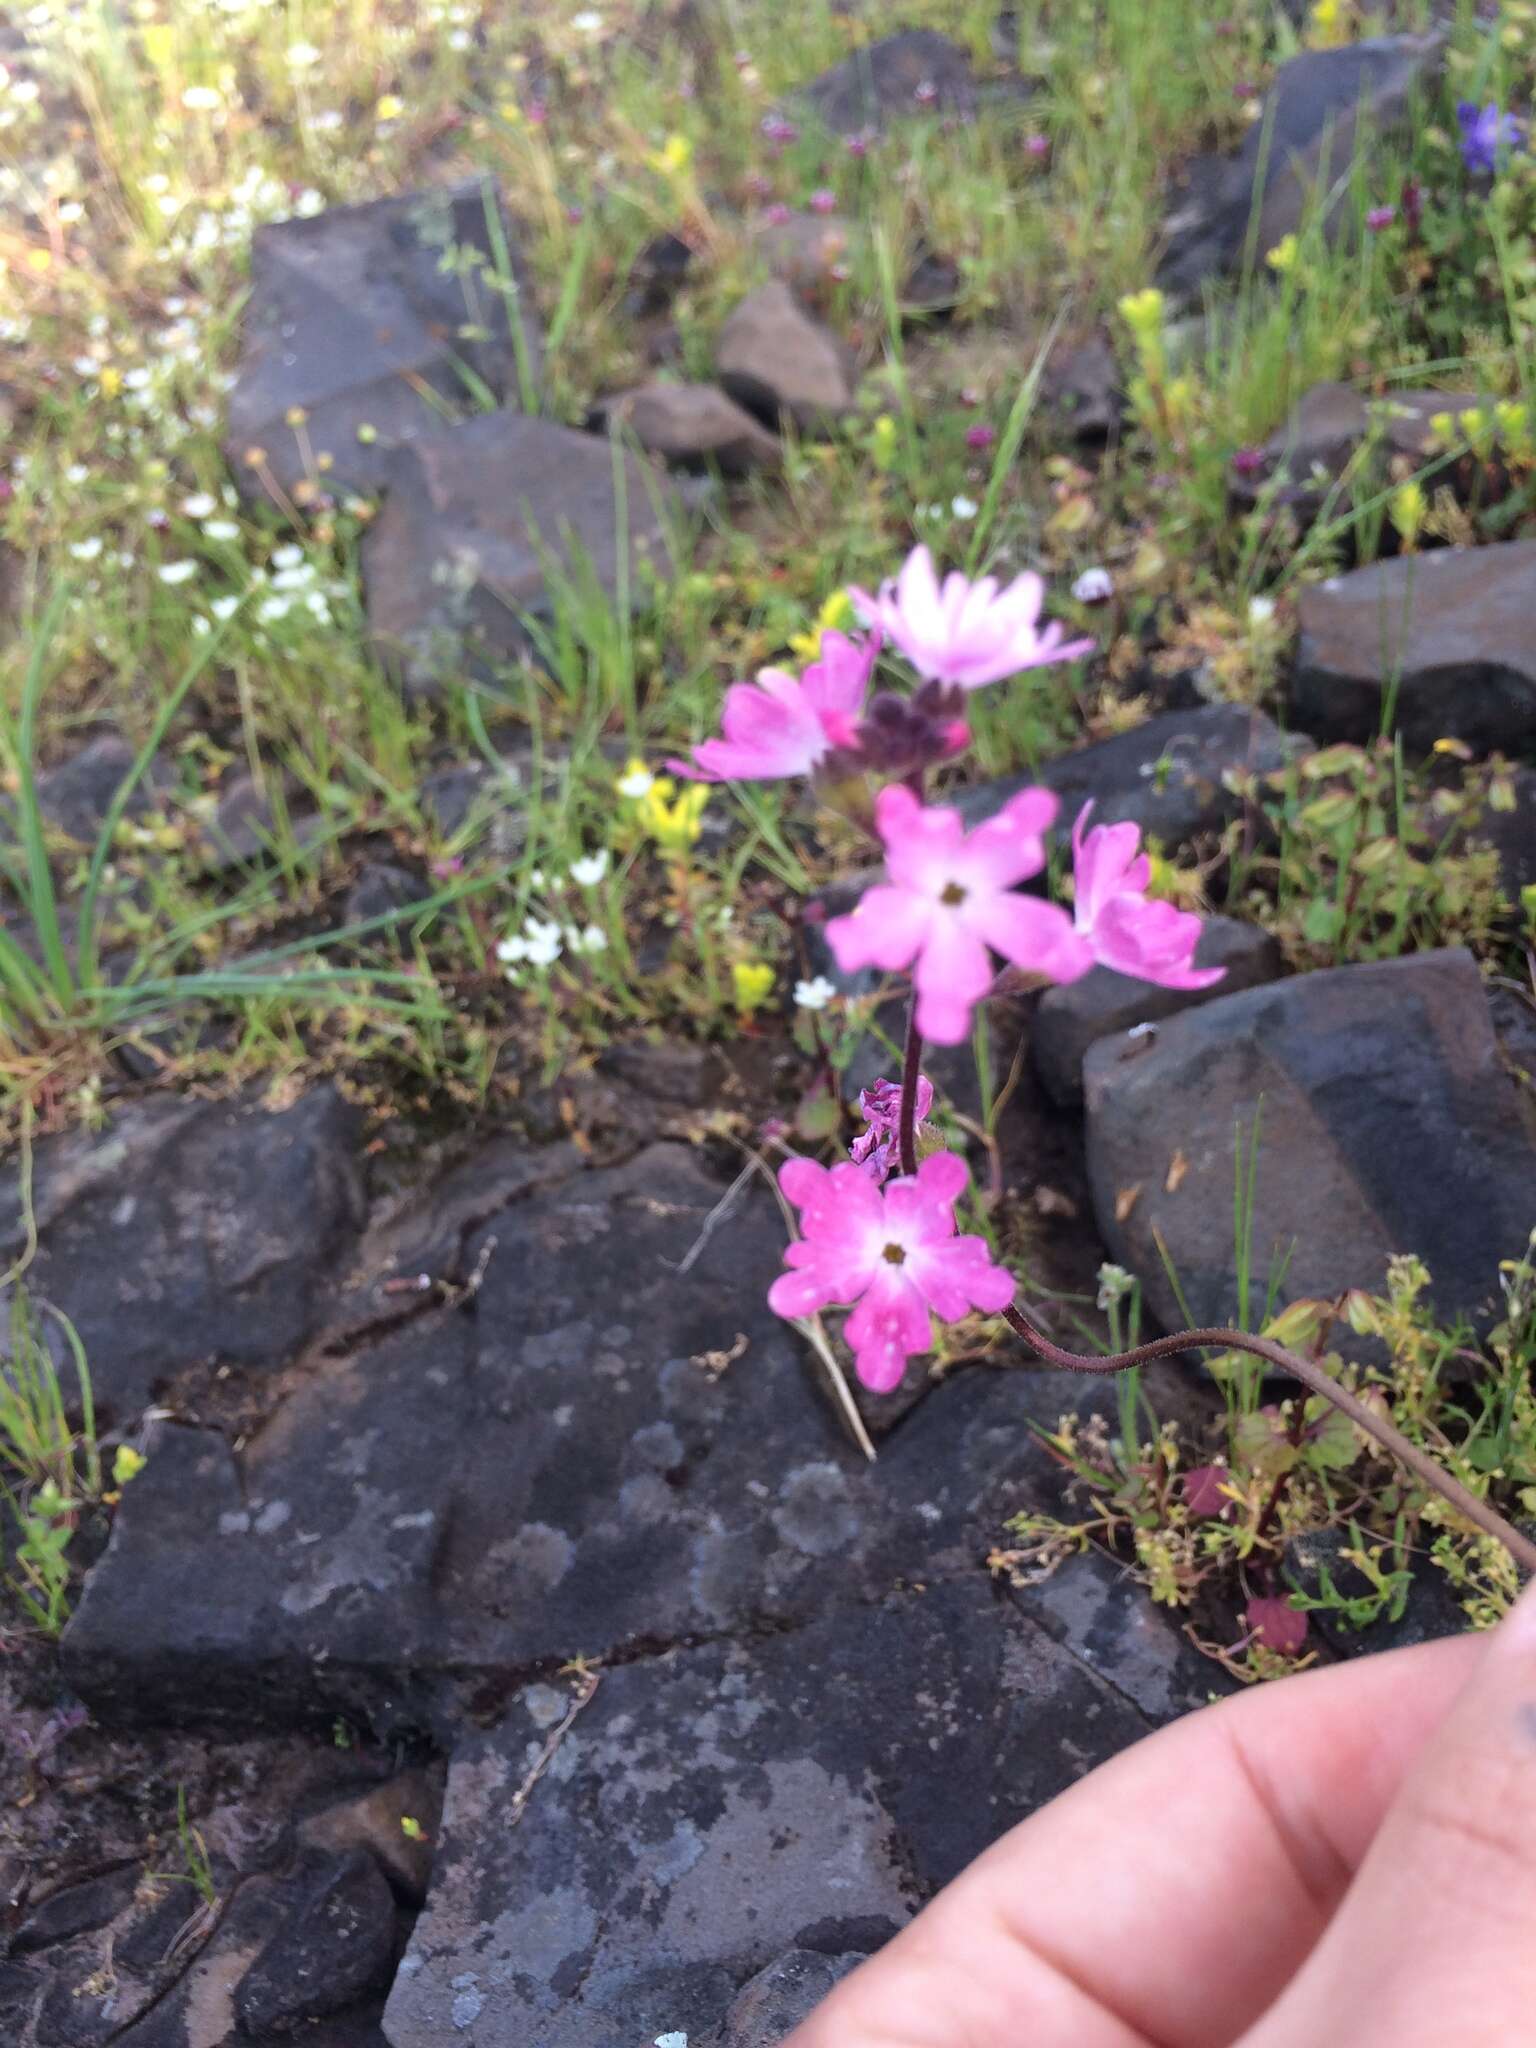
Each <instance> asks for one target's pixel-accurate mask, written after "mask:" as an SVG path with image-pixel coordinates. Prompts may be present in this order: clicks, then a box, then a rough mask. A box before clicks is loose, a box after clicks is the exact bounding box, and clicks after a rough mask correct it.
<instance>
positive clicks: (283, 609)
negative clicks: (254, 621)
mask: <svg viewBox="0 0 1536 2048" xmlns="http://www.w3.org/2000/svg"><path fill="white" fill-rule="evenodd" d="M291 603H292V600H291V599H289V598H286V597H264V598H263V599H262V600H261V603H260V604H259V605H257V607H256V616H257V618H258V619H260V620H261V622H262V624H263V625H264V626H266V625H270V624H271V623H272V621H273V620H274V619H286V618H287V616H288V612H289V608H290V606H291Z"/></svg>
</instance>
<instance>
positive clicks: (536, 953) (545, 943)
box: [523, 917, 562, 967]
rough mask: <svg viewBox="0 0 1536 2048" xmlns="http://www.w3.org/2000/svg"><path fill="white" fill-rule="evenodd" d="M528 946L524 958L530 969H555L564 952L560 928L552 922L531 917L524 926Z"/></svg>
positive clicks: (525, 940) (525, 941)
mask: <svg viewBox="0 0 1536 2048" xmlns="http://www.w3.org/2000/svg"><path fill="white" fill-rule="evenodd" d="M523 941H524V944H525V945H526V946H527V949H528V950H527V952H526V953H525V954H524V956H523V957H524V958H525V959H526V960H527V962H528V964H529V966H530V967H553V966H554V964H555V962H556V961H557V960H558V959H559V958H560V954H561V951H562V945H561V935H560V927H559V925H557V924H555V923H554V922H553V921H552V920H550V921H546V920H545V919H543V918H540V917H530V918H529V920H528V922H527V923H526V924H525V925H524V926H523Z"/></svg>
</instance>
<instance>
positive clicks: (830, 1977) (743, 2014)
mask: <svg viewBox="0 0 1536 2048" xmlns="http://www.w3.org/2000/svg"><path fill="white" fill-rule="evenodd" d="M863 1961H865V1958H864V1957H863V1956H862V1955H860V1954H859V1953H858V1952H857V1951H856V1950H855V1951H854V1952H853V1953H852V1954H849V1955H841V1956H826V1955H821V1954H820V1953H818V1951H816V1950H815V1949H809V1948H792V1949H790V1950H789V1951H788V1953H787V1954H785V1955H782V1956H780V1957H779V1958H778V1960H777V1961H776V1962H772V1963H770V1964H769V1965H768V1967H767V1969H766V1970H759V1971H758V1973H757V1975H756V1976H755V1977H754V1978H753V1979H752V1981H751V1983H749V1984H746V1985H744V1986H743V1987H742V1990H741V1993H740V1995H739V1996H738V1997H737V1999H736V2000H735V2002H734V2004H733V2005H732V2006H731V2009H730V2011H729V2012H728V2013H727V2014H726V2016H725V2024H724V2026H723V2027H722V2029H721V2031H720V2033H719V2035H718V2036H717V2037H712V2041H711V2044H710V2048H781V2044H782V2043H783V2042H784V2041H785V2040H786V2039H787V2038H788V2036H789V2035H790V2033H791V2032H792V2031H793V2029H794V2028H796V2027H798V2026H799V2024H800V2022H801V2021H802V2020H808V2019H809V2018H810V2016H811V2014H812V2013H813V2012H814V2011H815V2010H816V2008H817V2006H818V2005H820V2004H821V2002H822V2000H823V1999H824V1998H825V1997H826V1996H827V1993H828V1992H829V1991H831V1990H832V1989H833V1987H834V1986H835V1985H838V1984H840V1983H841V1982H842V1980H843V1979H844V1977H846V1976H847V1975H848V1974H849V1972H850V1971H852V1970H855V1969H857V1968H858V1966H859V1964H860V1963H862V1962H863Z"/></svg>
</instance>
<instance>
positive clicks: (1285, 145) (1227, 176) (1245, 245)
mask: <svg viewBox="0 0 1536 2048" xmlns="http://www.w3.org/2000/svg"><path fill="white" fill-rule="evenodd" d="M1442 50H1443V39H1442V38H1441V37H1439V36H1435V35H1429V36H1412V35H1401V36H1379V37H1377V38H1375V39H1374V40H1372V41H1368V42H1360V43H1348V44H1346V45H1344V46H1343V47H1342V48H1340V49H1335V50H1303V51H1302V52H1301V54H1300V55H1299V56H1296V57H1293V58H1291V60H1290V62H1289V63H1286V64H1282V65H1281V67H1280V69H1279V71H1278V72H1277V73H1276V75H1275V81H1274V84H1273V85H1272V86H1271V87H1270V89H1269V91H1268V93H1266V95H1265V99H1264V113H1263V116H1262V118H1261V119H1260V120H1258V121H1256V122H1255V123H1254V124H1253V127H1252V128H1251V129H1250V130H1249V132H1248V134H1247V135H1246V136H1245V137H1244V139H1243V144H1242V147H1241V148H1240V149H1239V150H1238V152H1237V154H1236V155H1235V156H1234V157H1232V158H1230V159H1227V158H1215V159H1210V158H1207V159H1203V160H1202V161H1201V162H1200V163H1199V164H1197V165H1195V166H1192V168H1191V174H1190V177H1189V180H1188V184H1187V188H1186V191H1185V194H1184V195H1183V199H1182V202H1181V203H1180V204H1179V205H1178V206H1177V208H1176V210H1175V213H1174V215H1173V217H1172V218H1171V219H1170V220H1169V222H1168V227H1167V235H1168V246H1167V250H1166V253H1165V255H1164V258H1163V262H1162V265H1161V267H1160V269H1159V273H1158V282H1159V283H1160V284H1161V285H1162V287H1163V289H1164V290H1165V291H1172V292H1179V293H1197V292H1198V291H1199V290H1200V288H1201V286H1202V285H1204V284H1206V283H1207V282H1209V281H1211V280H1213V279H1215V278H1217V277H1219V276H1220V275H1221V274H1222V273H1223V272H1225V271H1229V270H1233V269H1236V268H1238V267H1239V266H1240V265H1241V264H1242V262H1243V260H1244V256H1245V252H1246V251H1247V250H1249V249H1250V248H1251V249H1252V251H1253V252H1254V259H1255V261H1256V263H1257V265H1258V267H1259V270H1260V272H1261V274H1262V271H1263V263H1264V257H1265V255H1266V253H1267V252H1268V251H1269V250H1270V249H1272V248H1274V246H1275V244H1276V243H1277V242H1279V241H1280V240H1281V239H1282V237H1284V236H1285V235H1288V234H1291V233H1293V232H1294V231H1295V230H1296V229H1297V228H1298V227H1299V226H1300V225H1301V221H1302V217H1303V214H1304V212H1305V210H1306V208H1307V206H1308V204H1309V202H1310V201H1311V200H1312V199H1313V197H1314V196H1315V195H1316V196H1323V197H1325V198H1326V197H1327V195H1328V193H1329V189H1330V187H1331V186H1334V185H1337V184H1339V183H1342V182H1347V181H1345V180H1344V179H1343V173H1344V172H1346V171H1347V170H1348V167H1349V165H1350V163H1351V162H1352V160H1353V158H1354V154H1355V150H1356V146H1357V143H1358V142H1359V141H1360V140H1361V139H1362V137H1363V135H1364V134H1366V133H1369V134H1372V135H1375V136H1378V137H1388V136H1391V135H1394V134H1396V133H1398V132H1400V131H1401V130H1402V129H1404V128H1405V126H1406V125H1407V124H1408V122H1409V120H1410V119H1411V116H1412V112H1413V108H1414V105H1415V102H1416V98H1417V97H1418V96H1420V95H1422V94H1423V93H1424V92H1426V91H1427V90H1428V89H1429V88H1430V86H1431V85H1432V83H1433V80H1434V77H1435V74H1436V72H1437V70H1438V67H1439V61H1440V57H1441V53H1442Z"/></svg>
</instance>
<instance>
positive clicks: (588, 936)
mask: <svg viewBox="0 0 1536 2048" xmlns="http://www.w3.org/2000/svg"><path fill="white" fill-rule="evenodd" d="M565 943H566V944H567V945H568V946H569V947H570V949H571V951H572V952H573V953H601V952H602V951H603V949H604V948H605V947H606V946H607V944H608V934H607V933H606V932H605V931H604V930H603V928H602V926H601V925H600V924H589V925H584V926H582V928H581V929H580V930H579V931H578V930H577V928H576V926H575V925H567V926H566V928H565Z"/></svg>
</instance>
